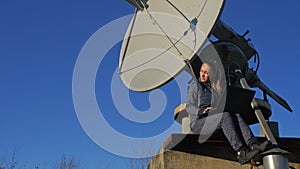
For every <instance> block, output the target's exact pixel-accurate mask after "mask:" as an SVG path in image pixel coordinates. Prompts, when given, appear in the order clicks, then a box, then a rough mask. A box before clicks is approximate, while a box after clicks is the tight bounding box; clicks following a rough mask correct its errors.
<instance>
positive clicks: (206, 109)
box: [203, 107, 212, 114]
mask: <svg viewBox="0 0 300 169" xmlns="http://www.w3.org/2000/svg"><path fill="white" fill-rule="evenodd" d="M211 109H212V107H206V108H205V109H204V111H203V114H204V113H208V112H209V111H210V110H211Z"/></svg>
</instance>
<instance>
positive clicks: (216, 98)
mask: <svg viewBox="0 0 300 169" xmlns="http://www.w3.org/2000/svg"><path fill="white" fill-rule="evenodd" d="M218 68H219V66H218V65H217V64H216V63H214V62H212V63H209V62H206V63H203V64H202V66H201V69H200V77H199V80H198V81H195V82H194V83H193V84H192V85H191V86H190V87H189V90H188V100H187V105H186V110H187V112H189V113H190V121H191V130H192V131H193V132H194V133H198V134H200V136H199V141H203V140H207V139H208V137H209V136H211V135H212V134H213V133H214V132H215V130H217V129H221V130H222V131H223V133H224V135H225V137H226V138H227V139H228V141H229V143H230V145H231V147H232V148H233V149H234V150H235V151H236V152H237V158H238V161H239V163H240V164H245V163H247V162H249V161H250V160H251V159H253V158H254V157H255V156H256V155H257V154H258V153H260V152H261V151H263V150H264V149H265V147H266V146H267V144H268V142H265V143H263V144H259V143H258V141H257V139H256V138H255V137H254V135H253V133H252V131H251V130H250V128H249V126H248V124H247V123H246V122H245V120H244V119H243V118H242V116H241V115H240V114H237V113H230V112H221V113H218V114H215V113H212V112H214V111H218V105H220V101H221V99H220V98H221V96H222V90H221V89H222V87H221V85H220V80H218V79H219V78H218ZM210 114H213V115H210ZM205 136H208V137H207V138H205Z"/></svg>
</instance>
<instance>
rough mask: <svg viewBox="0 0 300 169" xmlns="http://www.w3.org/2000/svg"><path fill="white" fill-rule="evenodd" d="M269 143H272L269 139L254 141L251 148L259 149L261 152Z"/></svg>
mask: <svg viewBox="0 0 300 169" xmlns="http://www.w3.org/2000/svg"><path fill="white" fill-rule="evenodd" d="M269 145H271V142H270V141H268V140H267V141H265V142H263V143H254V144H253V145H252V146H251V147H250V148H251V150H258V151H260V152H263V151H265V150H266V148H267V147H268V146H269Z"/></svg>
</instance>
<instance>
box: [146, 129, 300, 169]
mask: <svg viewBox="0 0 300 169" xmlns="http://www.w3.org/2000/svg"><path fill="white" fill-rule="evenodd" d="M198 136H199V135H197V134H172V135H171V136H170V137H169V138H168V139H167V140H166V141H165V143H164V144H163V146H162V147H161V149H160V153H159V154H158V155H156V156H154V157H153V158H152V159H151V161H150V163H149V166H148V168H149V169H194V168H195V169H196V168H197V169H201V168H230V169H235V168H239V169H240V168H249V167H251V166H250V165H249V164H246V165H243V166H240V165H239V163H238V162H237V159H236V157H235V152H234V151H233V150H232V148H231V146H230V145H229V143H228V141H227V140H226V138H225V137H224V135H222V134H219V135H213V136H212V137H211V138H210V139H209V140H207V141H206V142H204V143H202V144H199V143H198V141H197V140H198ZM258 139H259V140H260V141H265V140H266V138H264V137H258ZM276 140H277V142H278V144H279V145H280V146H279V147H280V148H281V149H283V150H286V151H288V152H290V153H291V154H290V155H289V162H290V166H291V167H294V168H298V169H300V138H276ZM259 168H263V166H260V167H259Z"/></svg>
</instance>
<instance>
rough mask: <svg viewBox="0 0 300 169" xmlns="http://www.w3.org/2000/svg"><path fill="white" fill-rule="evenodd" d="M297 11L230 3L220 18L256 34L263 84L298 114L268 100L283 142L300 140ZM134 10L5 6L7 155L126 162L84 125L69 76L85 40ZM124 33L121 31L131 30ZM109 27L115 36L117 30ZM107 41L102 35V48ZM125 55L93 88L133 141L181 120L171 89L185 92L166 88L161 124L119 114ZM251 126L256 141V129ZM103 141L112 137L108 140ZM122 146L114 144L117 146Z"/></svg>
mask: <svg viewBox="0 0 300 169" xmlns="http://www.w3.org/2000/svg"><path fill="white" fill-rule="evenodd" d="M299 6H300V2H299V1H296V0H290V1H286V2H285V3H283V2H281V1H275V2H274V1H259V0H253V1H251V3H250V2H249V1H233V0H232V1H230V0H228V1H227V2H226V4H225V8H224V10H223V13H222V15H221V19H222V20H223V21H225V22H226V23H227V24H228V25H229V26H230V27H232V28H233V29H234V30H235V31H237V32H239V33H240V34H242V33H244V32H245V31H246V30H247V29H249V30H250V33H249V34H248V37H249V38H251V40H252V43H253V44H254V46H255V48H256V49H257V51H258V52H259V54H260V56H261V64H260V69H259V72H258V74H259V76H260V78H261V80H262V81H263V82H265V83H266V84H267V85H268V86H269V87H270V88H271V89H272V90H273V91H275V92H276V93H277V94H279V95H280V96H282V97H283V98H284V99H286V100H287V102H288V103H289V105H290V106H291V108H292V109H293V110H294V112H293V113H288V111H286V110H285V109H284V108H282V107H281V106H279V105H278V104H277V103H275V102H274V101H273V100H272V99H271V98H270V103H271V105H272V109H273V115H272V117H271V120H274V121H278V122H279V132H280V135H281V136H282V137H300V131H299V123H298V121H299V119H300V114H299V110H300V107H299V96H298V95H299V94H300V92H299V91H300V89H299V86H298V84H299V82H300V81H299V78H298V76H299V75H298V73H299V61H300V59H299V57H300V51H299V40H298V39H299V34H298V33H297V32H298V28H299V26H300V22H299V18H298V12H297V11H299ZM133 12H134V8H133V7H132V6H130V5H129V4H128V3H127V2H126V1H106V2H105V3H104V2H103V1H101V2H100V1H78V0H75V1H72V2H62V1H57V0H53V1H37V0H28V1H1V2H0V58H1V62H0V78H1V83H0V91H1V92H0V93H1V94H0V115H1V120H0V135H1V137H0V138H1V139H0V158H1V157H2V156H3V155H5V154H7V153H10V152H11V151H12V149H13V147H14V146H15V147H16V155H17V156H16V157H17V160H18V161H19V163H20V164H24V165H26V166H27V167H28V168H31V166H33V165H35V164H40V165H44V164H45V165H46V166H47V167H49V168H52V166H53V165H54V164H55V162H56V161H59V159H60V157H61V155H62V154H66V155H73V156H74V157H75V158H76V159H78V160H80V161H81V163H82V166H85V167H86V168H95V167H105V166H111V167H112V168H116V167H120V166H122V167H124V166H125V165H128V159H127V158H124V157H120V156H117V155H115V154H112V153H111V152H109V151H108V150H105V149H104V148H102V147H101V146H99V145H97V144H96V143H95V142H93V140H92V139H91V138H90V137H89V136H88V134H87V133H86V132H85V130H84V127H82V126H81V124H80V121H79V120H78V118H77V114H76V111H75V109H74V104H73V98H72V78H73V71H74V67H75V64H76V60H77V59H78V56H79V53H80V51H81V50H82V48H83V46H84V44H85V43H86V42H87V41H88V39H89V38H90V37H91V36H92V35H93V34H94V33H95V32H96V31H98V30H100V29H101V28H102V27H104V26H105V25H107V24H109V23H110V22H112V21H114V20H116V19H118V18H120V17H123V16H125V15H129V14H132V13H133ZM125 28H127V26H126V25H124V27H120V28H119V29H120V30H118V31H121V32H125V31H126V29H125ZM111 31H112V32H111V33H112V34H114V32H113V31H115V30H111ZM107 40H108V39H106V38H103V42H105V41H107ZM100 44H101V43H100ZM100 44H99V48H101V47H102V46H101V45H100ZM119 52H120V43H118V44H116V45H114V46H113V48H111V50H110V51H109V52H108V53H107V54H106V55H105V57H104V59H103V60H102V62H101V64H100V66H99V69H98V72H97V76H96V81H95V89H96V90H95V92H96V98H97V102H98V104H99V105H100V109H101V112H102V114H103V116H104V117H105V119H106V120H107V121H108V122H109V124H110V125H111V126H112V128H114V129H115V130H116V131H118V132H120V133H122V134H124V135H128V136H130V137H132V138H148V137H151V136H155V135H157V134H160V133H162V132H163V131H165V130H167V129H168V127H169V126H171V125H172V124H173V123H174V121H173V119H172V114H173V109H174V108H175V106H177V105H178V104H179V103H180V102H181V100H180V96H177V95H176V94H174V92H173V90H178V86H177V85H176V83H175V82H174V81H172V82H170V83H168V84H167V85H165V86H163V87H162V91H164V92H165V98H166V100H167V103H166V109H165V111H164V112H162V113H161V114H160V115H161V116H160V117H159V118H158V119H157V120H155V121H154V122H150V123H143V124H137V123H133V122H130V121H128V120H126V119H125V118H123V117H122V116H120V114H118V111H117V109H116V108H115V107H114V105H113V103H112V99H111V98H112V97H111V92H110V90H111V89H110V87H111V86H110V81H111V80H112V76H113V73H114V71H115V68H116V67H117V65H118V61H119ZM108 82H109V83H108ZM175 93H176V92H175ZM257 93H258V95H259V91H258V92H257ZM148 96H149V93H135V92H129V97H130V99H131V102H132V104H133V105H134V107H135V108H136V109H138V110H139V111H147V109H149V107H150V103H149V101H148ZM151 96H152V95H151ZM153 97H161V93H160V92H159V91H158V92H155V94H154V96H153ZM100 126H101V124H100ZM252 127H253V130H254V133H255V134H256V135H258V130H257V126H252ZM177 129H178V130H174V132H176V131H177V132H180V128H179V126H177ZM95 131H97V129H95ZM99 133H101V129H99ZM100 135H101V134H100ZM167 136H168V135H165V136H164V137H167ZM102 137H103V138H107V140H109V139H110V136H109V135H103V136H102ZM111 139H112V138H111ZM115 141H116V140H112V144H117V143H115ZM155 144H157V145H160V144H162V142H161V143H160V142H156V143H155ZM119 145H121V146H120V148H119V149H124V150H125V151H132V149H134V148H132V147H131V146H130V145H128V144H126V143H120V144H119Z"/></svg>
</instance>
